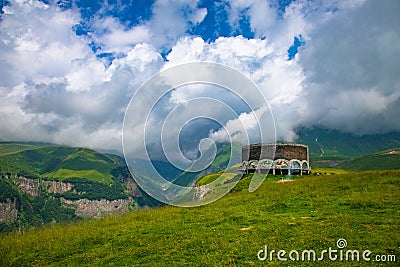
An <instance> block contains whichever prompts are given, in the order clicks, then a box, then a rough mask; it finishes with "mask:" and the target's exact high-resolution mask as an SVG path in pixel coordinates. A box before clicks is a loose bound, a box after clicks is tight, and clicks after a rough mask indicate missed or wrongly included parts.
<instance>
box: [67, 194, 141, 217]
mask: <svg viewBox="0 0 400 267" xmlns="http://www.w3.org/2000/svg"><path fill="white" fill-rule="evenodd" d="M60 200H61V201H62V202H63V203H65V204H68V205H74V206H75V207H76V211H75V213H76V215H78V216H82V217H94V218H99V217H102V216H104V215H106V214H124V213H126V212H128V211H129V206H131V205H133V204H134V203H135V202H134V201H133V199H132V198H129V199H117V200H112V201H110V200H106V199H101V200H88V199H79V200H67V199H64V198H61V199H60Z"/></svg>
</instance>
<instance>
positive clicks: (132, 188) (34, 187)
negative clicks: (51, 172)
mask: <svg viewBox="0 0 400 267" xmlns="http://www.w3.org/2000/svg"><path fill="white" fill-rule="evenodd" d="M1 178H2V179H10V180H11V181H12V182H13V183H14V184H15V185H16V186H17V187H18V188H19V190H21V191H22V192H23V193H25V194H27V195H29V196H31V197H37V196H39V195H40V194H41V193H44V192H46V193H50V194H63V193H66V192H69V191H71V193H72V194H75V193H76V194H78V193H77V192H75V190H74V185H73V184H72V183H69V182H61V181H47V180H39V179H30V178H26V177H22V176H4V177H1ZM125 192H127V193H128V194H129V195H131V196H136V197H140V196H141V194H140V191H139V189H138V186H137V185H136V183H135V181H134V180H133V179H132V178H128V179H127V180H126V181H125ZM60 201H61V202H62V203H64V204H67V205H71V206H74V207H75V214H76V215H77V216H83V217H101V216H103V215H105V214H123V213H126V212H128V211H129V209H131V208H136V207H137V203H136V202H135V200H134V199H133V198H132V197H129V198H127V199H117V200H107V199H101V200H90V199H86V198H83V199H78V200H68V199H65V198H63V197H61V198H60ZM17 218H18V209H17V206H16V203H15V199H5V200H3V201H1V202H0V222H14V221H16V220H17Z"/></svg>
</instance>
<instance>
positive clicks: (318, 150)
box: [296, 127, 400, 158]
mask: <svg viewBox="0 0 400 267" xmlns="http://www.w3.org/2000/svg"><path fill="white" fill-rule="evenodd" d="M297 134H298V139H297V140H296V142H298V143H302V144H306V145H308V146H309V151H310V157H311V158H327V157H328V158H329V157H339V158H352V157H357V156H362V155H367V154H372V153H376V152H379V151H383V150H387V149H391V148H399V147H400V132H391V133H386V134H374V135H362V136H357V135H354V134H350V133H343V132H340V131H337V130H328V129H323V128H318V127H314V128H311V129H308V128H300V129H298V130H297Z"/></svg>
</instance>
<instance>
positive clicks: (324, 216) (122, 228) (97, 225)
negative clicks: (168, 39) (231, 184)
mask: <svg viewBox="0 0 400 267" xmlns="http://www.w3.org/2000/svg"><path fill="white" fill-rule="evenodd" d="M241 183H245V181H241V182H239V184H241ZM242 189H243V190H239V189H238V190H236V192H234V193H230V194H228V195H227V196H225V197H223V198H222V199H220V200H218V201H216V202H214V203H212V204H210V205H206V206H202V207H196V208H176V207H169V206H168V207H163V208H158V209H153V210H141V211H135V212H131V213H129V214H127V215H124V216H120V217H109V218H104V219H101V220H90V221H84V222H80V223H74V224H69V225H56V226H52V227H47V228H44V229H31V230H28V231H26V232H24V233H23V234H17V233H12V234H9V235H4V236H1V238H0V265H2V266H32V265H37V266H60V265H69V266H76V265H107V266H125V265H126V266H188V265H190V266H259V265H262V264H261V263H262V262H259V261H258V259H257V253H258V251H259V250H261V249H263V248H264V246H265V245H267V246H268V249H269V250H276V251H278V250H281V249H284V250H286V251H287V252H289V251H290V250H298V251H300V252H301V251H302V250H309V249H313V250H315V251H317V253H320V252H321V251H322V250H325V249H329V247H332V248H333V249H336V248H337V247H336V241H337V240H338V239H339V238H345V239H346V240H347V247H346V249H350V250H355V249H357V250H360V251H364V250H367V249H368V250H371V251H372V254H371V257H374V256H375V255H377V254H382V255H395V256H397V258H396V260H397V262H391V263H390V262H389V263H385V266H396V264H398V261H399V260H400V258H399V257H400V249H399V247H400V243H399V242H400V241H399V240H400V211H399V208H398V203H400V171H379V172H362V173H347V174H337V175H329V176H308V177H303V178H302V179H298V180H296V181H294V182H290V183H271V182H269V183H266V184H264V185H262V186H261V187H260V188H259V189H258V190H257V191H255V192H253V193H249V192H247V190H246V187H245V186H243V188H242ZM318 255H319V254H318ZM286 257H287V255H286ZM263 264H270V265H272V266H277V265H282V264H283V263H282V262H278V261H277V256H276V254H275V255H274V261H273V262H270V261H269V260H267V262H264V263H263ZM288 264H289V265H290V264H295V265H296V266H297V265H300V266H323V265H324V266H325V265H331V266H342V265H344V266H359V265H364V264H366V262H363V261H360V262H345V261H343V262H333V261H330V260H329V259H327V256H326V257H325V260H324V261H323V262H310V261H303V262H301V261H300V262H295V263H291V262H288ZM370 264H371V263H368V265H370ZM372 266H374V264H373V263H372Z"/></svg>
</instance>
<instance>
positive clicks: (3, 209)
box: [0, 199, 18, 222]
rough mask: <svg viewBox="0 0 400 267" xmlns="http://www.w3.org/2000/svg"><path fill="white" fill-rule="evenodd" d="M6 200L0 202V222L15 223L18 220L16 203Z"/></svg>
mask: <svg viewBox="0 0 400 267" xmlns="http://www.w3.org/2000/svg"><path fill="white" fill-rule="evenodd" d="M15 202H16V201H15V199H14V201H11V200H9V199H7V200H6V201H5V202H0V222H15V221H16V220H17V218H18V210H17V207H16V203H15Z"/></svg>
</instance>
